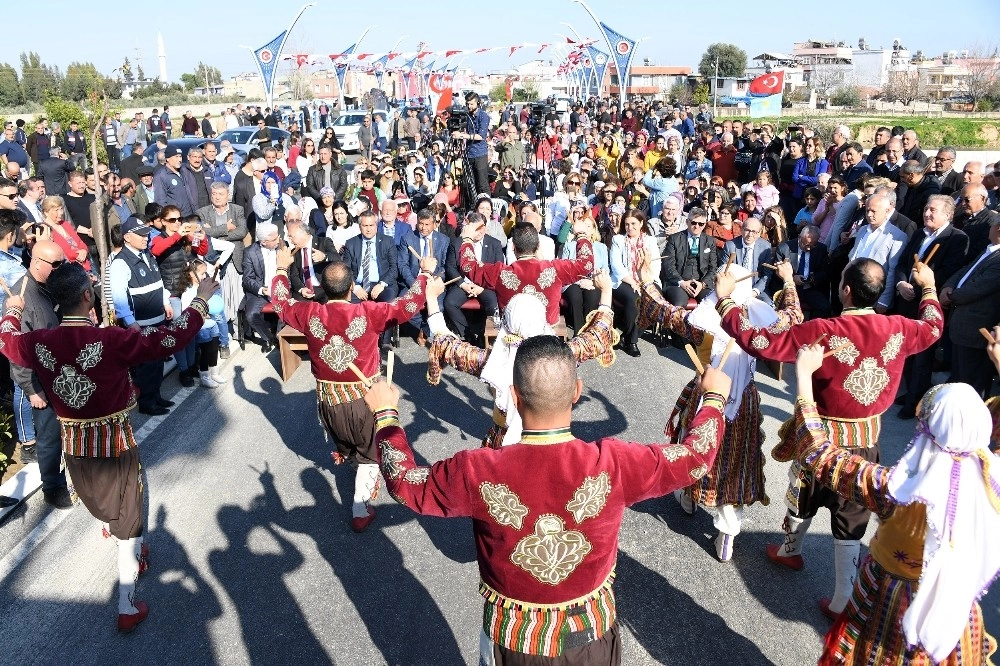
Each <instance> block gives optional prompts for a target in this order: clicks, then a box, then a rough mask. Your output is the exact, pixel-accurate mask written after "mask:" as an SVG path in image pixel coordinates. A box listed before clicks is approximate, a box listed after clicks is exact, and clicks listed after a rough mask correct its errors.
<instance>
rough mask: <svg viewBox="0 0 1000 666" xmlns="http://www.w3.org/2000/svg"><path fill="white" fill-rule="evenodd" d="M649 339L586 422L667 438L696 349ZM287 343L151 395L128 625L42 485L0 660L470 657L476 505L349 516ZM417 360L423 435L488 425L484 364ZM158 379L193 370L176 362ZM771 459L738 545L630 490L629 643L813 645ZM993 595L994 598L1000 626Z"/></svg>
mask: <svg viewBox="0 0 1000 666" xmlns="http://www.w3.org/2000/svg"><path fill="white" fill-rule="evenodd" d="M640 346H641V348H642V351H643V356H642V358H640V359H632V358H629V357H627V356H620V358H619V360H618V362H617V363H616V364H615V365H614V366H613V367H612V368H610V369H607V370H604V369H602V368H600V367H599V366H598V365H597V364H596V363H589V364H587V365H585V366H584V367H583V368H582V370H581V375H582V377H583V379H584V382H585V384H586V390H585V393H584V397H583V399H582V400H581V403H580V405H579V406H578V408H577V409H576V412H575V425H574V431H575V433H576V434H577V435H578V436H581V437H584V438H594V437H597V436H611V435H614V436H621V437H624V438H627V439H631V440H634V441H657V440H659V439H661V438H662V429H663V425H664V422H665V420H666V418H667V415H668V414H669V411H670V409H671V407H672V405H673V402H674V400H675V398H676V396H677V394H678V393H679V391H680V389H681V387H682V386H683V384H684V383H686V382H687V380H688V379H689V378H690V376H691V372H692V371H691V370H690V367H689V364H688V362H687V360H686V357H684V353H683V352H682V351H678V350H674V349H672V348H671V349H663V350H657V349H656V348H655V347H653V346H652V345H650V344H648V343H646V342H640ZM234 348H235V345H234ZM277 362H278V361H277V353H276V352H272V354H271V355H270V356H269V357H267V358H264V357H262V355H261V354H260V352H259V350H258V349H257V348H256V347H252V348H249V347H248V349H247V351H245V352H239V353H236V354H234V355H233V358H232V359H230V361H229V362H228V367H227V369H226V374H227V375H228V376H230V377H231V380H230V382H229V383H228V384H226V385H225V387H223V388H220V389H218V390H214V391H212V390H207V389H202V388H196V389H186V390H183V391H181V392H180V393H179V397H184V400H183V402H181V404H180V405H179V406H178V407H176V408H174V409H173V410H172V413H171V414H170V415H169V416H168V417H166V418H165V419H162V420H161V422H159V424H158V425H157V424H156V423H155V422H154V423H153V424H151V425H149V426H145V427H144V426H143V424H144V423H145V422H146V421H145V420H144V418H143V417H141V416H138V415H137V418H136V421H135V423H136V430H137V432H138V433H139V435H140V437H145V439H144V441H143V442H142V445H141V451H142V460H143V466H144V469H145V473H146V479H147V490H148V495H147V497H148V522H147V537H146V538H147V542H148V543H149V546H150V550H151V564H152V568H151V570H150V571H149V573H148V574H147V575H146V576H144V577H143V578H142V579H141V580H140V583H139V589H138V597H139V598H141V599H145V600H147V601H148V602H149V604H150V608H151V610H150V615H149V618H148V619H147V620H146V622H145V623H144V624H142V625H141V626H140V627H139V628H138V629H137V630H136V631H135V632H134V633H132V634H130V635H127V636H120V635H118V634H117V632H116V631H115V626H114V620H115V612H116V600H117V589H116V585H117V573H116V560H115V556H116V555H115V553H116V549H115V547H114V545H112V544H111V543H110V542H109V541H106V540H104V539H102V537H101V535H100V529H99V525H98V523H97V522H96V521H95V520H94V519H93V518H92V517H91V516H90V515H89V514H88V513H87V511H86V509H85V508H84V507H82V506H77V507H76V508H74V509H72V510H70V511H56V510H51V509H49V508H48V507H47V505H45V504H44V503H43V502H42V500H41V497H40V494H36V495H35V496H34V497H32V498H31V499H30V500H29V501H28V502H26V504H25V505H24V506H23V507H22V508H21V509H19V510H18V511H17V512H16V513H15V514H14V515H13V517H12V518H11V519H9V520H8V521H6V522H5V523H4V524H3V525H2V526H0V627H3V631H2V632H0V655H3V657H2V661H3V662H5V663H11V664H15V663H16V664H22V665H26V664H54V663H73V664H80V665H84V664H108V663H124V662H126V661H129V662H133V663H142V664H181V663H183V664H247V663H253V664H292V663H297V664H325V663H337V664H342V665H345V666H349V665H354V664H357V665H368V664H475V663H476V659H477V652H478V635H479V631H480V626H481V609H482V606H481V599H480V597H479V596H478V595H477V593H476V583H477V580H478V577H477V570H476V564H475V552H474V548H473V542H472V536H471V527H470V522H469V521H468V520H464V519H456V520H446V519H436V518H423V517H419V516H416V515H415V514H413V513H412V512H410V511H409V510H408V509H406V508H405V507H402V506H399V505H397V504H395V503H394V502H393V501H392V500H391V498H389V497H388V496H387V494H385V493H383V494H382V495H381V496H380V497H379V498H378V500H377V501H376V506H377V509H378V518H377V520H376V521H375V523H374V524H373V526H372V528H371V529H370V530H369V531H368V532H366V533H364V534H361V535H357V534H354V533H352V532H351V530H350V528H349V525H348V519H349V514H350V510H349V509H350V507H349V499H350V496H351V491H352V475H351V473H350V470H349V469H348V468H347V467H346V466H345V467H343V468H335V467H334V466H333V465H332V463H331V460H330V455H329V454H330V450H331V446H330V445H329V444H327V443H326V442H325V441H324V436H323V431H322V429H321V427H320V425H319V424H318V422H317V419H316V411H315V399H314V393H313V382H312V379H311V374H310V373H309V366H308V363H306V364H304V365H303V367H302V368H300V369H299V371H298V373H297V374H296V375H295V376H294V377H293V378H292V379H291V381H289V382H288V383H286V384H282V382H281V380H280V376H279V374H278V372H277V369H276V365H277ZM425 370H426V352H425V351H424V350H423V349H420V348H418V347H417V346H416V345H414V344H413V343H412V342H410V341H408V340H404V342H403V346H402V349H401V350H400V351H399V355H398V359H397V364H396V379H397V382H398V383H399V384H400V386H401V388H402V389H403V392H404V400H403V403H402V405H401V414H402V419H403V422H404V425H405V427H406V430H407V432H408V434H409V436H410V438H411V440H412V441H413V442H414V443H415V444H414V447H415V450H416V451H417V453H418V455H419V456H420V457H421V458H423V459H424V461H435V460H439V459H441V458H444V457H447V456H448V455H450V454H452V453H454V452H455V451H458V450H460V449H463V448H469V447H476V446H478V445H479V439H480V437H481V436H482V434H483V433H484V432H485V430H486V429H487V427H488V425H489V422H490V417H489V403H488V400H487V391H486V388H485V386H484V385H482V384H481V383H479V382H478V381H476V380H474V379H473V378H471V377H468V376H465V375H461V374H458V373H457V372H455V371H454V370H451V369H449V370H447V371H446V372H445V377H444V379H443V381H442V383H441V385H440V386H439V387H430V386H428V385H427V383H426V381H425V379H424V374H425ZM787 370H788V368H786V375H787V374H789V373H788V372H787ZM166 386H167V387H168V389H169V390H168V393H170V392H173V391H177V390H179V386H178V385H177V383H176V378H175V375H171V376H170V377H168V379H167V381H166ZM759 386H760V390H761V396H762V399H763V403H764V414H765V415H766V416H765V423H764V425H765V430H766V432H767V442H766V444H765V446H766V447H767V448H768V449H769V448H770V447H771V446H772V445H773V443H774V441H775V437H776V431H777V427H778V425H779V423H780V421H781V420H782V419H784V418H785V416H786V415H787V414H788V413H789V410H790V402H789V397H790V396H791V393H790V392H789V390H788V389H787V388H786V386H785V385H784V384H782V383H779V382H776V381H774V380H773V379H771V378H769V377H763V376H762V377H761V378H760V379H759ZM890 414H891V412H890ZM912 423H913V422H912V421H911V422H907V423H903V422H900V421H897V420H896V419H895V417H894V416H887V418H886V422H885V428H884V437H885V439H884V443H883V456H884V459H885V460H887V461H894V460H896V459H897V458H898V456H899V455H900V453H901V452H902V450H903V448H904V447H905V445H906V443H907V442H908V440H909V437H910V433H911V432H912ZM154 426H155V427H154ZM766 472H767V486H768V492H769V495H770V497H771V498H772V501H771V503H770V505H769V506H761V505H755V506H753V507H751V508H749V509H748V510H747V515H746V522H745V526H744V530H745V531H744V533H743V534H742V535H740V536H739V537H738V538H737V540H736V551H735V557H734V558H733V560H732V561H731V562H729V563H726V564H721V563H719V562H718V561H717V560H716V559H715V556H714V546H713V543H712V539H713V537H714V531H713V528H712V524H711V519H710V517H709V516H708V514H706V513H705V512H703V511H701V512H699V513H698V514H697V515H696V516H695V517H693V518H689V517H687V516H685V515H684V514H683V513H682V512H681V510H680V509H679V507H678V506H677V505H676V503H675V502H674V500H673V499H672V498H663V499H656V500H650V501H647V502H644V503H642V504H639V505H637V506H635V507H634V508H633V510H631V511H627V512H626V514H625V520H624V523H623V525H622V531H621V540H620V550H619V555H618V566H617V572H618V579H617V582H616V583H615V592H616V595H617V599H618V612H619V616H620V621H621V623H622V626H623V632H622V634H623V643H624V658H623V663H624V664H629V665H640V664H657V663H662V664H684V665H693V664H706V665H711V664H747V665H754V664H771V663H773V664H783V665H788V666H799V665H802V664H809V663H815V660H816V658H817V657H818V655H819V652H820V647H821V639H822V634H823V632H824V631H825V630H826V628H827V626H828V623H827V621H826V620H825V619H824V617H823V616H822V615H821V614H820V612H819V610H818V608H817V605H816V601H817V600H818V599H819V598H820V597H821V596H826V595H829V593H830V592H831V586H832V566H833V562H832V537H831V536H830V529H829V521H828V520H827V518H826V516H825V515H820V516H819V517H818V518H817V520H815V521H814V522H813V529H812V531H811V532H810V533H809V536H808V537H807V538H806V542H805V556H806V560H807V564H806V569H805V570H804V571H802V572H799V573H793V572H791V571H786V570H782V569H779V568H777V567H775V566H773V565H772V564H770V563H769V562H768V561H767V560H766V558H765V557H764V556H763V548H764V545H765V544H767V543H771V542H773V541H776V540H778V539H779V538H780V537H779V536H778V533H779V526H780V523H781V518H782V516H783V514H784V506H783V503H782V496H783V493H784V488H785V483H786V479H787V475H786V466H785V465H780V464H778V463H775V462H774V461H769V462H768V465H767V469H766ZM345 498H347V503H346V504H345ZM874 529H875V525H874V522H873V524H872V525H870V526H869V537H870V535H871V534H872V533H873V531H874ZM32 544H34V545H33V546H32ZM997 606H998V604H997V603H995V602H994V601H993V600H990V599H987V603H986V607H987V618H988V621H989V623H990V624H992V625H994V628H996V625H997V624H998V622H997V620H998V608H997Z"/></svg>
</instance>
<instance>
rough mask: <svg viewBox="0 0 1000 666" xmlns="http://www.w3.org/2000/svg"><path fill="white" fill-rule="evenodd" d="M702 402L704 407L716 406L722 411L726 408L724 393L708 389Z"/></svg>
mask: <svg viewBox="0 0 1000 666" xmlns="http://www.w3.org/2000/svg"><path fill="white" fill-rule="evenodd" d="M701 404H702V406H703V407H715V408H716V409H718V410H719V411H720V412H722V411H724V410H725V409H726V399H725V398H723V397H722V394H720V393H716V392H715V391H707V392H706V393H705V395H704V397H703V399H702V403H701Z"/></svg>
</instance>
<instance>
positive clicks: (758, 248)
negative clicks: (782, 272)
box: [719, 237, 771, 294]
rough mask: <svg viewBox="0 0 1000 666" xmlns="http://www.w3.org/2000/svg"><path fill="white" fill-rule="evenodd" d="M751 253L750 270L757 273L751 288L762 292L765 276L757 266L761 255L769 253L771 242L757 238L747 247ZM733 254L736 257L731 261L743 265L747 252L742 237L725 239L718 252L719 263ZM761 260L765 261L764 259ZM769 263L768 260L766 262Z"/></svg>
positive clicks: (765, 285)
mask: <svg viewBox="0 0 1000 666" xmlns="http://www.w3.org/2000/svg"><path fill="white" fill-rule="evenodd" d="M749 249H750V251H751V252H753V255H752V256H751V258H750V270H751V271H753V272H756V273H757V279H755V280H754V281H753V288H754V289H756V290H757V292H758V293H761V294H762V293H764V291H765V290H766V289H767V276H766V275H763V274H761V272H760V271H759V270H757V267H758V266H759V265H760V262H761V261H762V259H761V257H763V256H764V255H765V254H770V251H771V244H770V243H768V242H767V241H766V240H764V239H763V238H758V239H757V241H756V242H755V243H754V244H753V246H752V247H751V248H749ZM731 254H735V255H736V258H735V259H733V263H735V264H738V265H739V266H743V265H744V263H743V262H744V260H745V258H746V254H747V247H746V244H745V243H744V242H743V238H742V237H740V238H734V239H733V240H731V241H726V244H725V245H723V246H722V251H721V252H720V253H719V265H720V266H721V265H723V264H725V263H727V262H728V261H729V255H731ZM763 261H767V260H766V259H765V260H763ZM767 263H770V262H767Z"/></svg>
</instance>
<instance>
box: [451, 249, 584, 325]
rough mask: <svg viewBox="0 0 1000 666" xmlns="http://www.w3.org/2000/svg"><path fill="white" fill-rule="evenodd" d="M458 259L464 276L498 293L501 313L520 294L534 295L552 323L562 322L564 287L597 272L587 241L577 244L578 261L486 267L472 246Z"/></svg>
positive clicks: (526, 261) (534, 261)
mask: <svg viewBox="0 0 1000 666" xmlns="http://www.w3.org/2000/svg"><path fill="white" fill-rule="evenodd" d="M458 256H459V258H460V259H459V268H461V270H462V273H463V274H464V275H465V276H466V277H468V278H469V279H470V280H472V281H473V282H475V283H476V284H478V285H479V286H480V287H484V288H486V289H492V290H493V291H495V292H496V294H497V302H498V303H499V305H500V309H501V310H503V309H504V308H506V307H507V303H509V302H510V299H512V298H513V297H514V296H516V295H517V294H534V295H535V296H537V297H538V298H539V299H540V300H541V301H542V303H544V304H545V308H546V316H547V319H548V321H549V324H555V323H556V322H557V321H559V298H560V296H561V295H562V288H563V285H564V284H570V283H573V282H576V281H577V280H579V279H580V278H585V277H588V276H590V274H591V273H593V272H594V249H593V247H592V246H591V244H590V241H589V240H587V239H585V238H581V239H580V240H579V242H578V244H577V248H576V259H552V260H546V261H542V260H540V259H520V260H518V261H515V262H514V263H513V264H511V265H510V266H507V265H504V264H502V263H497V264H483V263H482V262H480V261H477V260H476V252H475V250H474V249H473V247H472V243H463V244H462V247H461V249H460V250H459V251H458Z"/></svg>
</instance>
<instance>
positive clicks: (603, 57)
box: [587, 44, 611, 97]
mask: <svg viewBox="0 0 1000 666" xmlns="http://www.w3.org/2000/svg"><path fill="white" fill-rule="evenodd" d="M587 51H588V52H589V53H590V59H591V60H593V61H594V76H595V77H596V78H597V96H598V97H600V96H601V86H603V85H604V73H605V72H606V71H607V69H608V63H609V62H611V58H610V57H609V56H608V54H607V53H605V52H604V51H602V50H600V49H599V48H597V47H596V46H594V45H593V44H590V45H588V46H587Z"/></svg>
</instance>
